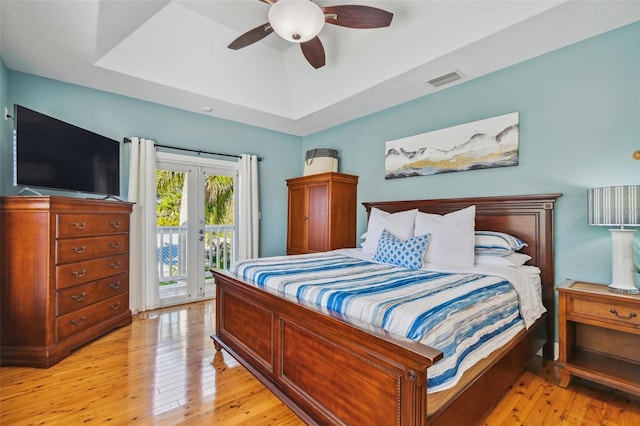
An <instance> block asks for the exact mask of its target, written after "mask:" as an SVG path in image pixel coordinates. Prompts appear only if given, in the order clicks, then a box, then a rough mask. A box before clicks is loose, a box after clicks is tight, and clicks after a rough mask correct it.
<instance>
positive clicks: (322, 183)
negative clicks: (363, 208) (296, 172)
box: [287, 172, 358, 254]
mask: <svg viewBox="0 0 640 426" xmlns="http://www.w3.org/2000/svg"><path fill="white" fill-rule="evenodd" d="M287 187H288V188H289V211H288V222H287V254H303V253H315V252H322V251H327V250H335V249H339V248H347V247H355V246H356V201H357V187H358V177H357V176H352V175H346V174H343V173H334V172H329V173H320V174H316V175H309V176H304V177H298V178H293V179H287Z"/></svg>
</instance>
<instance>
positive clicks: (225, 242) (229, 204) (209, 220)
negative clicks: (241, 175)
mask: <svg viewBox="0 0 640 426" xmlns="http://www.w3.org/2000/svg"><path fill="white" fill-rule="evenodd" d="M204 179H205V182H204V252H205V253H204V257H205V259H204V281H205V286H204V294H203V295H204V297H214V296H215V286H214V282H213V275H212V274H211V269H229V266H230V265H231V263H232V262H233V261H234V260H235V255H234V253H235V250H234V247H233V244H234V242H235V238H236V234H235V232H236V228H235V182H234V178H233V177H231V176H220V175H217V174H215V173H214V172H212V173H207V172H206V171H205V174H204Z"/></svg>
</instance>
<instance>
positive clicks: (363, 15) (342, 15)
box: [322, 5, 393, 29]
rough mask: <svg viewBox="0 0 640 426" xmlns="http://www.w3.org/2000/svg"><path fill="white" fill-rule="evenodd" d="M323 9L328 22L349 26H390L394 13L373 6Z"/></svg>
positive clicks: (346, 6) (328, 7)
mask: <svg viewBox="0 0 640 426" xmlns="http://www.w3.org/2000/svg"><path fill="white" fill-rule="evenodd" d="M322 11H323V12H324V14H325V22H326V23H328V24H333V25H340V26H342V27H348V28H363V29H365V28H382V27H388V26H389V25H391V20H392V19H393V13H391V12H387V11H386V10H382V9H378V8H376V7H371V6H358V5H345V6H326V7H323V8H322Z"/></svg>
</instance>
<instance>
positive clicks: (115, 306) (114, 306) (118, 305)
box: [109, 302, 120, 311]
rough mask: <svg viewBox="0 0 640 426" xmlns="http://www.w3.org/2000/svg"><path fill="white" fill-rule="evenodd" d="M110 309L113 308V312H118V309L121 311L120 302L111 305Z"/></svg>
mask: <svg viewBox="0 0 640 426" xmlns="http://www.w3.org/2000/svg"><path fill="white" fill-rule="evenodd" d="M109 307H110V308H111V310H112V311H117V310H118V309H120V302H118V303H114V304H113V305H109Z"/></svg>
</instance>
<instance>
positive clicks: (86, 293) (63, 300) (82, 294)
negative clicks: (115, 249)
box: [56, 273, 129, 316]
mask: <svg viewBox="0 0 640 426" xmlns="http://www.w3.org/2000/svg"><path fill="white" fill-rule="evenodd" d="M128 289H129V276H128V274H126V273H124V274H120V275H114V276H113V277H109V278H104V279H101V280H98V281H93V282H90V283H88V284H82V285H78V286H75V287H70V288H67V289H64V290H59V291H58V292H57V294H56V307H57V310H56V315H58V316H60V315H65V314H68V313H69V312H73V311H76V310H78V309H81V308H84V307H85V306H89V305H91V304H94V303H96V302H99V301H101V300H103V299H107V298H109V297H113V296H116V295H118V294H120V293H125V292H127V291H128Z"/></svg>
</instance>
